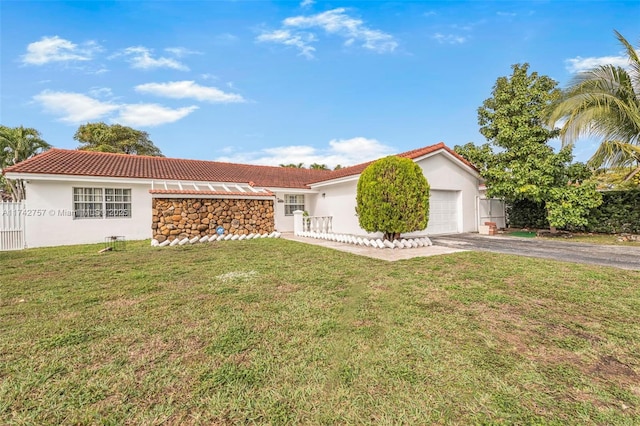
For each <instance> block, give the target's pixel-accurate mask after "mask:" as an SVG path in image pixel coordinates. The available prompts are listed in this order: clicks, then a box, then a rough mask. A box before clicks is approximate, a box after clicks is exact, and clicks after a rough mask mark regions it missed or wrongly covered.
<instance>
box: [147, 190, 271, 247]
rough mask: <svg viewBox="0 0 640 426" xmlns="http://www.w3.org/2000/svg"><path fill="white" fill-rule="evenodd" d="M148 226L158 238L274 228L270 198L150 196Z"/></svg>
mask: <svg viewBox="0 0 640 426" xmlns="http://www.w3.org/2000/svg"><path fill="white" fill-rule="evenodd" d="M152 215H153V218H152V221H151V229H152V231H153V238H155V239H156V240H158V242H160V243H161V242H163V241H165V240H167V239H168V240H174V239H176V238H178V239H183V238H185V237H186V238H193V237H204V236H205V235H207V236H211V235H214V234H215V233H216V228H217V227H218V226H223V227H224V231H225V234H238V235H243V234H247V235H248V234H265V233H270V232H273V231H274V228H275V222H274V212H273V200H252V199H247V200H234V199H198V198H153V201H152Z"/></svg>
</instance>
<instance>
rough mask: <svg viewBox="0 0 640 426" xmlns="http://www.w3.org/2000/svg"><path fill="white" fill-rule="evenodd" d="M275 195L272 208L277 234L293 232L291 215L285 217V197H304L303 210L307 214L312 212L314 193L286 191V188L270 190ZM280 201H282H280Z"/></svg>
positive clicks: (298, 190) (303, 190)
mask: <svg viewBox="0 0 640 426" xmlns="http://www.w3.org/2000/svg"><path fill="white" fill-rule="evenodd" d="M270 189H271V191H272V192H273V193H275V194H276V201H275V204H274V206H273V208H274V211H275V213H274V214H275V226H276V230H277V231H278V232H293V215H290V216H287V215H285V211H284V210H285V209H284V206H285V202H284V201H285V195H287V194H291V195H304V209H305V210H306V211H308V212H312V211H313V199H314V198H315V191H311V190H308V189H297V188H296V189H286V188H270ZM280 200H282V201H280Z"/></svg>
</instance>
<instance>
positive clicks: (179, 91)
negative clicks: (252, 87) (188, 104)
mask: <svg viewBox="0 0 640 426" xmlns="http://www.w3.org/2000/svg"><path fill="white" fill-rule="evenodd" d="M135 89H136V92H140V93H147V94H151V95H156V96H163V97H166V98H172V99H196V100H199V101H207V102H218V103H238V102H245V99H244V98H243V97H242V96H240V95H238V94H235V93H226V92H223V91H222V90H220V89H218V88H216V87H208V86H200V85H199V84H196V83H195V82H194V81H170V82H168V83H146V84H140V85H138V86H136V87H135Z"/></svg>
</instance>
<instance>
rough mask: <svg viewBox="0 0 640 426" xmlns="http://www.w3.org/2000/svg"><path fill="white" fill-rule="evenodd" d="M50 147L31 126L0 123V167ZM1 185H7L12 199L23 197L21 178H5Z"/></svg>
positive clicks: (7, 165) (17, 199)
mask: <svg viewBox="0 0 640 426" xmlns="http://www.w3.org/2000/svg"><path fill="white" fill-rule="evenodd" d="M49 148H51V145H49V144H48V143H47V142H46V141H45V140H44V139H42V137H41V135H40V132H38V131H37V130H36V129H33V128H31V127H23V126H19V127H7V126H2V125H0V168H1V169H4V168H6V167H9V166H12V165H14V164H17V163H19V162H21V161H24V160H26V159H28V158H31V157H33V156H34V155H36V154H39V153H40V152H42V151H45V150H47V149H49ZM2 180H3V182H0V183H2V184H3V186H6V187H8V189H9V192H10V193H11V196H12V198H13V200H14V201H21V200H23V199H24V198H25V188H24V182H23V181H22V180H21V179H15V180H14V179H5V178H4V176H2Z"/></svg>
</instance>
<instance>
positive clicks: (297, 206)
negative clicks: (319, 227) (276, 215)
mask: <svg viewBox="0 0 640 426" xmlns="http://www.w3.org/2000/svg"><path fill="white" fill-rule="evenodd" d="M290 197H291V198H290ZM298 197H302V203H300V202H299V200H300V199H299V198H298ZM292 199H293V200H295V201H292ZM304 199H305V196H304V194H284V215H285V216H293V212H294V211H296V210H301V211H304V201H305V200H304ZM287 211H289V213H287Z"/></svg>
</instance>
